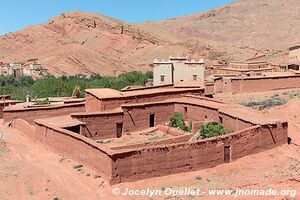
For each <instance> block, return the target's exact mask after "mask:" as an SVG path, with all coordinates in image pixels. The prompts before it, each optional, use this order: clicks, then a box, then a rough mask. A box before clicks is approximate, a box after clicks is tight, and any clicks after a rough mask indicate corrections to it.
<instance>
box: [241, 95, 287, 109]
mask: <svg viewBox="0 0 300 200" xmlns="http://www.w3.org/2000/svg"><path fill="white" fill-rule="evenodd" d="M286 103H287V100H285V99H282V98H280V97H271V98H270V99H266V100H256V99H252V100H250V101H248V102H242V103H241V105H243V106H246V107H251V108H254V109H257V110H263V109H266V108H271V107H274V106H280V105H284V104H286Z"/></svg>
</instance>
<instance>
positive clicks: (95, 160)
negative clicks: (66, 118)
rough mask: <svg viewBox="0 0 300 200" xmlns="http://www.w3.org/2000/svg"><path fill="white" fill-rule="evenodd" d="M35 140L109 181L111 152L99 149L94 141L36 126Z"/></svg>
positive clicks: (63, 130) (65, 131) (59, 129)
mask: <svg viewBox="0 0 300 200" xmlns="http://www.w3.org/2000/svg"><path fill="white" fill-rule="evenodd" d="M36 140H37V141H38V142H41V143H42V144H44V145H45V146H47V147H49V148H50V149H51V150H53V151H55V152H57V153H59V154H60V155H64V156H67V157H69V158H72V159H74V160H76V161H77V162H78V163H81V164H83V165H86V166H88V167H90V168H92V169H94V170H96V171H97V172H98V173H100V174H101V176H103V178H105V179H107V180H108V181H110V177H111V173H112V160H111V157H110V155H109V154H110V153H111V150H110V149H107V148H104V147H101V148H100V147H99V145H98V144H97V143H95V142H94V141H92V140H90V139H88V138H85V137H84V136H81V135H79V134H75V133H73V132H71V131H67V130H65V129H61V128H57V127H51V126H44V125H43V124H39V123H37V124H36Z"/></svg>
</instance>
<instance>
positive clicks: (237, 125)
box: [217, 113, 255, 131]
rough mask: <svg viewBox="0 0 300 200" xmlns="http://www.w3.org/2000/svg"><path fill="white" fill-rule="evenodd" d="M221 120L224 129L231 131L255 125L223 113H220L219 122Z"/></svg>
mask: <svg viewBox="0 0 300 200" xmlns="http://www.w3.org/2000/svg"><path fill="white" fill-rule="evenodd" d="M220 118H222V121H223V122H222V124H223V126H224V128H225V129H226V130H230V131H238V130H242V129H246V128H249V127H251V126H254V125H255V124H252V123H250V122H246V121H243V120H242V119H237V118H234V117H232V116H229V115H226V114H222V113H219V118H218V120H217V122H221V121H220Z"/></svg>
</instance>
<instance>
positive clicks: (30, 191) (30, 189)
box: [27, 187, 34, 196]
mask: <svg viewBox="0 0 300 200" xmlns="http://www.w3.org/2000/svg"><path fill="white" fill-rule="evenodd" d="M27 192H28V194H30V195H31V196H32V195H34V193H33V189H32V188H31V187H28V188H27Z"/></svg>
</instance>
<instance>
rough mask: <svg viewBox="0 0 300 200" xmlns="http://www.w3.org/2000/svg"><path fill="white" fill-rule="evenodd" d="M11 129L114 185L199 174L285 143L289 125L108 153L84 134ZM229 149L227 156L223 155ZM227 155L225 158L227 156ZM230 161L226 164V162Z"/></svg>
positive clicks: (41, 127)
mask: <svg viewBox="0 0 300 200" xmlns="http://www.w3.org/2000/svg"><path fill="white" fill-rule="evenodd" d="M35 123H36V124H35V125H36V126H35V132H34V133H35V134H33V130H34V129H33V128H32V126H31V125H30V124H29V123H28V122H26V121H24V120H20V119H17V120H14V122H13V126H14V127H17V128H19V129H20V130H22V131H24V130H25V132H26V133H27V132H28V133H29V136H30V137H32V138H34V139H35V140H36V141H37V142H39V143H41V144H44V145H45V146H47V147H49V149H52V150H53V151H55V152H57V153H59V154H61V155H64V156H67V157H69V158H72V159H74V160H76V161H77V162H79V163H82V164H84V165H86V166H88V167H90V168H92V169H94V170H96V171H97V172H98V173H100V174H101V175H102V176H103V178H105V179H106V180H107V181H108V182H109V183H110V184H116V183H121V182H128V181H137V180H140V179H145V178H151V177H157V176H164V175H169V174H175V173H182V172H187V171H193V170H199V169H204V168H209V167H214V166H216V165H219V164H222V163H224V162H230V161H233V160H236V159H238V158H241V157H244V156H247V155H250V154H254V153H257V152H261V151H264V150H268V149H271V148H274V147H277V146H280V145H283V144H286V143H287V129H288V126H287V122H282V123H280V122H277V123H273V124H264V125H256V126H252V127H250V128H246V129H244V130H241V131H237V132H234V133H232V134H228V135H223V136H220V137H214V138H209V139H204V140H201V141H193V142H188V139H189V138H190V137H191V136H192V134H186V135H181V136H178V137H175V138H170V139H164V140H161V141H155V142H152V143H148V144H137V145H131V146H127V147H126V148H125V147H117V148H113V149H109V148H106V147H104V146H103V145H100V144H97V143H96V142H94V141H93V140H91V139H88V138H86V137H84V136H82V135H80V134H76V133H74V132H71V131H68V130H65V129H62V128H58V127H55V126H53V125H51V124H45V123H43V122H42V120H41V121H40V120H36V121H35ZM225 148H228V149H229V151H225ZM226 153H227V154H226ZM226 157H227V158H229V159H228V160H227V161H226V159H225V158H226Z"/></svg>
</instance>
